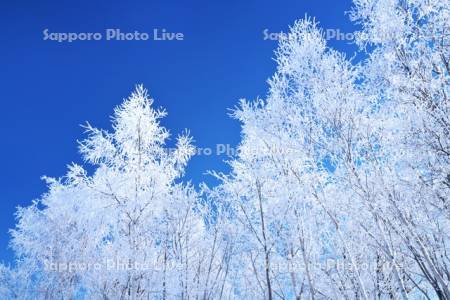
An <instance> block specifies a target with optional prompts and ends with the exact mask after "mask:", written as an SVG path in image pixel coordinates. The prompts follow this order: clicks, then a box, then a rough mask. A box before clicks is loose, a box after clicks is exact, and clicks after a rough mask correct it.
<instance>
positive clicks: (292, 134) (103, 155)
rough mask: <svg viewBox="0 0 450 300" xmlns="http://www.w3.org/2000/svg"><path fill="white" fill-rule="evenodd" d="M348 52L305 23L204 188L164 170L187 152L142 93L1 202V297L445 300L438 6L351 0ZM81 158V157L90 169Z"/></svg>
mask: <svg viewBox="0 0 450 300" xmlns="http://www.w3.org/2000/svg"><path fill="white" fill-rule="evenodd" d="M350 15H351V18H352V20H353V21H354V22H355V23H357V24H359V25H360V28H361V31H360V32H358V33H357V43H358V46H359V47H360V54H361V56H363V57H364V59H362V60H361V61H360V62H358V63H355V62H354V61H352V60H351V59H348V58H347V57H346V56H345V55H343V54H342V53H339V52H338V51H335V50H333V49H331V48H329V47H328V46H327V44H326V41H325V39H324V35H323V32H322V31H321V30H320V29H319V28H318V27H317V24H316V23H315V22H314V21H312V20H311V19H308V18H307V19H304V20H300V21H297V22H296V23H295V24H294V25H293V26H292V28H291V30H290V33H289V34H288V35H287V36H286V37H284V38H283V39H281V41H280V44H279V48H278V50H277V51H276V62H277V65H278V67H277V70H276V73H275V74H274V75H273V77H272V78H271V79H270V80H269V92H268V95H267V97H266V99H264V100H262V99H257V100H256V101H245V100H242V101H241V102H240V105H239V106H238V107H237V108H236V109H235V110H234V113H233V117H234V118H236V119H237V120H238V121H239V122H241V124H242V140H241V143H240V145H239V151H238V154H237V155H235V156H234V157H232V158H230V161H229V164H230V166H231V171H230V172H229V173H228V174H221V173H214V172H213V175H214V176H216V177H217V178H219V179H220V182H221V183H220V184H219V185H218V186H216V187H206V186H202V187H201V189H199V190H196V189H195V188H194V187H193V186H191V185H190V184H184V183H181V181H180V179H181V177H182V175H183V173H184V168H185V167H186V165H187V163H188V161H189V159H190V158H191V157H192V155H194V153H195V148H194V146H193V145H192V139H191V137H190V136H189V135H187V134H185V135H181V136H179V137H178V139H177V144H176V147H175V149H171V150H170V151H169V148H168V146H167V143H166V142H167V139H168V138H169V132H168V131H167V130H166V129H164V128H163V127H162V126H161V125H160V123H159V120H160V119H161V118H162V117H164V116H165V114H166V113H165V111H163V110H157V109H155V108H154V107H153V100H152V99H151V98H150V97H149V96H148V94H147V91H146V90H145V89H144V88H143V87H142V86H138V87H137V89H136V91H135V92H133V93H132V95H131V96H130V97H129V98H128V99H126V100H125V101H124V103H123V104H122V105H121V106H119V107H117V108H116V110H115V112H114V115H113V130H112V132H107V131H104V130H100V129H97V128H94V127H92V126H91V125H90V124H87V125H86V126H85V128H86V131H87V138H86V139H85V140H84V141H82V142H80V146H79V147H80V153H81V154H82V156H83V158H84V160H85V162H86V164H89V165H91V167H90V168H91V169H93V171H92V172H89V171H87V170H86V168H85V167H83V166H80V165H75V164H74V165H71V166H69V170H68V173H67V175H66V176H65V177H63V178H61V179H51V178H46V181H47V182H48V185H49V191H48V193H46V194H45V195H44V196H43V197H42V198H41V199H40V200H38V201H35V202H34V203H33V204H32V205H31V206H29V207H25V208H20V209H19V210H18V212H17V222H18V223H17V226H16V228H15V229H14V230H12V241H11V245H12V248H13V249H14V251H15V253H16V257H17V264H16V266H15V267H13V268H8V267H5V266H1V267H0V295H2V299H205V300H206V299H270V300H272V299H312V300H314V299H446V300H450V245H449V243H450V197H449V196H450V119H449V116H450V101H449V97H450V2H449V1H448V0H426V1H425V0H354V7H353V10H352V11H351V14H350ZM92 166H93V167H92Z"/></svg>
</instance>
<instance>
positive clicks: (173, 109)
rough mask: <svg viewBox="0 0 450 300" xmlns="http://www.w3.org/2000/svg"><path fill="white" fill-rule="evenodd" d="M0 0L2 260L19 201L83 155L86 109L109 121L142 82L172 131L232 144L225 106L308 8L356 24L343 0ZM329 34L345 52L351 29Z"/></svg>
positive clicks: (90, 116)
mask: <svg viewBox="0 0 450 300" xmlns="http://www.w3.org/2000/svg"><path fill="white" fill-rule="evenodd" d="M93 2H94V1H85V0H83V1H32V0H30V1H22V0H9V1H5V0H3V1H1V2H0V39H1V42H0V45H1V46H0V86H1V97H0V102H1V106H0V109H1V117H0V138H1V140H0V141H1V142H0V143H1V144H0V158H1V170H0V187H1V194H0V195H1V196H0V261H2V260H3V261H5V262H8V261H11V259H12V252H11V250H9V249H8V241H9V238H10V236H9V233H8V230H9V229H10V228H13V227H14V223H15V220H14V213H15V210H16V207H17V206H19V205H21V206H24V205H29V204H30V203H31V201H32V200H33V199H37V198H39V197H40V195H42V193H44V192H45V191H46V186H45V184H44V183H43V181H42V180H41V179H40V177H41V176H42V175H47V176H51V177H60V176H63V175H64V174H65V172H66V165H67V164H69V163H71V162H77V163H81V159H80V156H79V155H78V153H77V143H76V141H77V140H80V139H82V138H83V129H82V128H81V127H80V126H79V125H80V124H82V123H85V122H86V121H89V122H90V123H91V124H92V125H94V126H97V127H101V128H105V129H110V118H109V116H110V115H111V114H112V112H113V108H114V107H115V106H116V105H118V104H120V103H121V102H122V99H123V98H125V97H127V96H128V95H129V93H130V92H131V91H132V90H133V89H134V86H135V84H137V83H142V84H144V86H145V87H146V88H148V89H149V92H150V95H151V96H152V97H153V98H154V99H155V105H156V106H158V107H159V106H161V107H164V108H165V109H166V110H167V112H168V116H167V117H166V118H165V119H164V120H163V122H162V124H163V125H164V126H165V127H166V128H168V129H169V130H170V131H171V133H172V134H173V136H176V135H177V134H178V133H181V132H182V131H183V129H185V128H188V129H189V130H190V132H191V134H192V135H193V137H194V139H195V141H196V142H195V144H196V146H198V147H200V148H205V147H211V148H213V149H214V148H215V147H216V145H217V144H230V145H231V146H232V147H234V146H236V144H237V143H238V142H239V139H240V129H239V123H238V122H237V121H235V120H233V119H231V118H230V117H229V116H228V113H229V109H230V108H233V107H234V106H235V105H236V104H237V101H238V100H239V99H240V98H246V99H250V100H251V99H255V98H256V97H258V96H259V97H263V98H264V96H265V95H266V92H267V83H266V80H267V79H268V78H269V77H270V76H271V75H272V74H273V72H274V70H275V67H276V66H275V63H274V61H273V57H274V54H273V51H274V50H275V48H276V46H277V43H276V42H275V41H270V40H264V38H263V37H264V35H263V31H264V30H265V29H267V30H268V31H269V32H280V31H284V32H286V31H287V30H288V26H289V25H291V24H293V22H294V21H295V20H296V19H299V18H302V17H304V16H305V14H307V15H309V16H312V17H316V20H317V21H319V22H320V25H321V27H323V28H324V29H339V30H340V31H341V32H343V33H345V32H352V31H353V30H354V28H353V27H352V24H351V23H350V21H349V19H348V15H346V14H345V12H346V11H348V10H350V8H351V1H349V0H314V1H312V0H277V1H275V0H273V1H261V0H260V1H253V0H240V1H238V0H228V1H206V0H202V1H195V0H194V1H186V0H185V1H173V0H165V1H162V0H161V1H133V2H132V3H131V2H128V1H127V2H125V1H120V2H119V1H95V2H96V3H93ZM108 28H118V29H120V30H121V31H122V32H134V31H135V30H137V31H140V32H147V33H150V34H152V33H153V30H154V29H157V30H160V31H161V30H163V29H165V30H166V31H168V32H179V33H182V34H183V35H184V40H182V41H153V40H148V41H105V40H104V39H102V40H100V41H75V42H72V43H68V42H66V43H58V42H56V41H49V40H43V37H44V34H43V30H45V29H48V30H49V32H100V33H102V34H104V32H105V29H108ZM329 42H330V45H331V46H332V47H334V48H336V49H338V50H341V51H345V52H347V53H348V55H349V56H351V55H352V53H353V51H354V50H355V47H354V46H353V45H351V44H350V42H349V41H338V40H335V39H332V40H330V41H329ZM224 160H226V156H216V155H211V156H196V157H194V158H193V159H192V161H191V163H190V165H189V167H188V170H187V174H186V176H185V180H192V181H193V182H194V183H195V184H198V183H200V182H203V181H205V182H207V183H208V184H210V185H213V184H214V183H215V182H214V180H213V179H212V178H210V177H208V176H207V175H205V174H204V173H205V172H206V171H207V170H210V169H214V170H222V171H226V170H227V168H226V164H225V163H224Z"/></svg>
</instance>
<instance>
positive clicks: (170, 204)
mask: <svg viewBox="0 0 450 300" xmlns="http://www.w3.org/2000/svg"><path fill="white" fill-rule="evenodd" d="M152 104H153V100H152V99H150V98H149V97H148V95H147V91H146V90H145V89H144V88H143V87H142V86H138V87H137V89H136V91H135V92H133V93H132V95H131V96H130V97H129V98H128V99H126V100H125V101H124V103H123V104H122V105H120V106H119V107H117V108H116V109H115V112H114V116H113V131H112V132H107V131H105V130H100V129H96V128H94V127H92V126H91V125H89V124H87V125H86V126H85V128H86V131H87V133H88V137H87V138H86V139H85V140H83V141H81V142H80V152H81V153H82V154H83V158H84V160H85V161H86V163H89V164H91V165H92V166H93V167H92V168H91V169H93V171H92V174H89V172H88V171H87V170H86V169H84V168H83V167H82V166H79V165H75V164H73V165H71V166H70V167H69V171H68V173H67V175H66V176H65V177H64V178H61V179H47V182H48V183H49V191H48V192H47V193H46V194H45V195H44V196H43V197H42V198H41V199H40V200H38V201H35V202H34V203H33V205H31V206H29V207H25V208H20V209H19V210H18V213H17V219H18V224H17V227H16V228H15V229H14V230H13V231H12V236H13V239H12V242H11V243H12V246H13V249H14V250H15V252H16V255H17V264H18V265H17V269H16V270H13V271H11V270H8V269H6V268H5V269H2V279H4V280H5V282H6V283H8V284H9V285H11V284H10V282H11V280H12V279H11V278H12V277H14V276H16V277H19V276H20V278H21V280H22V284H25V283H28V284H25V285H26V289H24V288H21V289H20V293H21V294H19V295H18V296H17V298H20V299H27V298H29V299H34V298H35V297H36V298H43V299H72V298H74V297H77V296H86V297H88V298H103V299H149V298H161V299H174V298H188V297H190V296H192V295H194V294H197V293H199V292H200V291H199V290H200V289H199V287H198V284H199V282H201V281H200V280H201V279H202V278H203V274H204V273H205V270H204V269H203V266H204V265H206V264H203V261H205V260H207V259H208V257H207V255H208V249H209V248H207V247H206V246H205V245H206V243H207V242H208V240H206V241H205V240H204V238H205V236H206V233H205V232H206V228H205V223H204V216H203V215H202V207H201V205H200V204H199V202H198V196H197V193H196V192H195V191H194V189H193V188H192V187H191V186H189V185H183V184H180V183H177V182H176V181H177V179H178V178H180V176H181V175H182V174H183V171H184V167H185V166H186V163H187V161H188V160H189V158H190V157H191V156H192V155H193V153H194V148H193V146H192V145H191V138H190V137H189V136H188V135H182V136H179V137H178V139H177V144H176V147H175V148H174V149H169V148H168V147H167V146H166V140H167V139H168V137H169V133H168V131H167V130H166V129H164V128H163V127H162V126H161V125H160V124H159V120H160V118H161V117H163V116H165V114H166V113H165V112H164V111H162V110H156V109H154V108H153V107H152ZM202 247H203V248H202ZM16 284H19V283H16ZM5 285H7V284H5ZM202 292H204V291H203V289H202ZM10 293H11V294H10V295H13V294H12V293H13V292H12V291H10Z"/></svg>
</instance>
